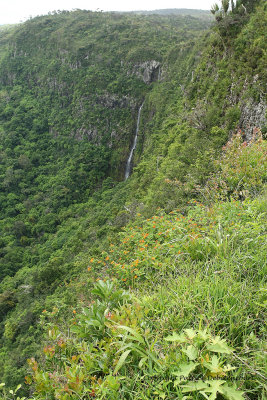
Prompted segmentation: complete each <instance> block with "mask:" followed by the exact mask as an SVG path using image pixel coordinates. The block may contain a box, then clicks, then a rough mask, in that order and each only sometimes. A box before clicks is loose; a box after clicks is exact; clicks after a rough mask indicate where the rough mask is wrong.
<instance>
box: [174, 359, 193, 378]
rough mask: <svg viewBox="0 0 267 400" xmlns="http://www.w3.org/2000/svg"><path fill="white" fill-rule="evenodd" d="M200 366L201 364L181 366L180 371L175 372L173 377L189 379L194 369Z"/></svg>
mask: <svg viewBox="0 0 267 400" xmlns="http://www.w3.org/2000/svg"><path fill="white" fill-rule="evenodd" d="M198 365H199V363H193V362H190V363H184V364H181V365H179V370H178V371H175V372H173V375H175V376H184V377H185V378H187V377H188V376H189V374H190V373H191V372H192V371H194V369H195V368H196V367H197V366H198Z"/></svg>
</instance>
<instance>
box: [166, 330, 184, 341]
mask: <svg viewBox="0 0 267 400" xmlns="http://www.w3.org/2000/svg"><path fill="white" fill-rule="evenodd" d="M165 340H166V341H167V342H178V343H186V342H187V338H186V336H185V334H184V333H181V334H180V335H178V333H176V332H173V334H172V335H170V336H167V337H166V338H165Z"/></svg>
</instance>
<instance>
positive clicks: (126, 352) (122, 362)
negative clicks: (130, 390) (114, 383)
mask: <svg viewBox="0 0 267 400" xmlns="http://www.w3.org/2000/svg"><path fill="white" fill-rule="evenodd" d="M129 353H131V350H127V351H125V352H124V353H122V355H121V356H120V358H119V361H118V364H117V365H116V368H115V369H114V375H116V374H117V373H118V371H119V370H120V369H121V367H122V366H123V364H124V363H125V360H126V358H127V357H128V355H129Z"/></svg>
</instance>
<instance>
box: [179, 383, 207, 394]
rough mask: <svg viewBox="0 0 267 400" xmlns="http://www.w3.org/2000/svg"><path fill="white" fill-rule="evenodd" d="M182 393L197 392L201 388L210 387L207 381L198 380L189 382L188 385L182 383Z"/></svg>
mask: <svg viewBox="0 0 267 400" xmlns="http://www.w3.org/2000/svg"><path fill="white" fill-rule="evenodd" d="M181 387H182V393H189V392H197V391H200V390H205V389H207V388H208V385H207V383H206V382H203V381H197V382H188V383H187V384H186V385H181Z"/></svg>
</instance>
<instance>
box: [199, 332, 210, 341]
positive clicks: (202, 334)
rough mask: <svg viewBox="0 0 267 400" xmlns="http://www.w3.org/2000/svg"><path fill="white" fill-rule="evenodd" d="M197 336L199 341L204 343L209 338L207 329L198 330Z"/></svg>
mask: <svg viewBox="0 0 267 400" xmlns="http://www.w3.org/2000/svg"><path fill="white" fill-rule="evenodd" d="M197 336H198V338H199V339H201V340H203V341H206V340H208V339H209V338H210V337H211V336H210V334H209V333H207V329H204V330H199V331H198V334H197Z"/></svg>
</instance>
